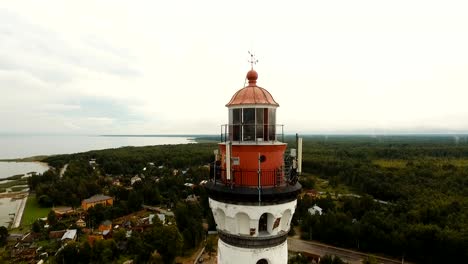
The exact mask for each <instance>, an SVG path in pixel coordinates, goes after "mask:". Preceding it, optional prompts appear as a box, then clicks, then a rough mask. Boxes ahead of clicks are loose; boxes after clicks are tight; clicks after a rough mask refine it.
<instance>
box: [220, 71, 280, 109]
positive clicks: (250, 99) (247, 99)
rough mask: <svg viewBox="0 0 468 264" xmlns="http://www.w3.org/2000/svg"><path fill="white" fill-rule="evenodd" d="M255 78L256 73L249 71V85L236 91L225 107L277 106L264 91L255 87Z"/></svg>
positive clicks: (271, 97) (256, 76)
mask: <svg viewBox="0 0 468 264" xmlns="http://www.w3.org/2000/svg"><path fill="white" fill-rule="evenodd" d="M257 78H258V73H257V72H256V71H254V70H250V71H249V72H248V73H247V79H248V80H249V85H248V86H246V87H244V88H242V89H240V90H239V91H237V92H236V93H235V94H234V95H233V96H232V98H231V101H229V103H227V104H226V106H233V105H255V104H260V105H273V106H279V104H278V103H277V102H276V101H275V99H273V96H271V94H270V93H269V92H268V91H267V90H266V89H263V88H262V87H259V86H257Z"/></svg>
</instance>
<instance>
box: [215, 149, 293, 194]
mask: <svg viewBox="0 0 468 264" xmlns="http://www.w3.org/2000/svg"><path fill="white" fill-rule="evenodd" d="M220 149H221V160H222V161H224V162H223V165H224V166H223V167H224V173H223V174H222V175H221V178H222V179H223V180H224V181H225V182H231V183H232V184H234V185H235V186H239V187H240V186H244V187H257V186H258V185H259V179H260V186H262V187H274V186H282V185H284V184H285V180H284V160H283V159H284V151H285V150H286V144H274V145H235V144H233V145H232V149H231V153H232V154H231V160H232V162H231V177H230V179H228V175H227V173H226V169H228V168H227V165H226V158H227V155H226V144H220ZM259 174H260V176H259Z"/></svg>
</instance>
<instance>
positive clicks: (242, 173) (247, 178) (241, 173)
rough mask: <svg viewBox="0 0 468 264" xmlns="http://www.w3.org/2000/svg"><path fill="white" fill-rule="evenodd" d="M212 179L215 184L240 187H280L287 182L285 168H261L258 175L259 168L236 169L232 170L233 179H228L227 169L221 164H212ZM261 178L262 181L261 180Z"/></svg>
mask: <svg viewBox="0 0 468 264" xmlns="http://www.w3.org/2000/svg"><path fill="white" fill-rule="evenodd" d="M210 171H211V177H210V178H211V179H214V182H215V184H216V183H220V184H224V185H230V186H233V187H235V186H239V187H258V186H260V187H278V186H284V185H286V184H287V182H286V179H285V174H284V169H283V168H279V169H275V170H261V171H260V177H258V176H259V175H258V171H257V170H242V169H234V170H232V172H231V179H227V177H226V170H225V169H223V168H221V167H220V166H219V165H218V166H215V165H214V164H213V163H212V164H211V168H210ZM259 180H260V182H259Z"/></svg>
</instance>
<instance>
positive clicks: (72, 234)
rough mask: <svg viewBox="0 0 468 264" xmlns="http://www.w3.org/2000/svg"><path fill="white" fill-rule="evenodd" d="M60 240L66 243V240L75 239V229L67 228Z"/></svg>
mask: <svg viewBox="0 0 468 264" xmlns="http://www.w3.org/2000/svg"><path fill="white" fill-rule="evenodd" d="M61 240H62V242H64V243H67V242H68V241H75V240H76V229H67V231H66V232H65V233H64V234H63V236H62V239H61Z"/></svg>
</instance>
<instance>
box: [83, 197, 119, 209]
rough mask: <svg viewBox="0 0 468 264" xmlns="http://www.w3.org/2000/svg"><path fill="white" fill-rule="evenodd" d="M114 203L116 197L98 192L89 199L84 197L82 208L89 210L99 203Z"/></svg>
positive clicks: (108, 204) (106, 204)
mask: <svg viewBox="0 0 468 264" xmlns="http://www.w3.org/2000/svg"><path fill="white" fill-rule="evenodd" d="M113 203H114V198H112V197H110V196H107V195H103V194H96V195H94V196H91V197H90V198H88V199H84V200H83V201H81V208H83V210H85V211H87V210H88V209H89V208H91V207H93V206H95V205H97V204H102V205H104V206H110V205H112V204H113Z"/></svg>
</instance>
